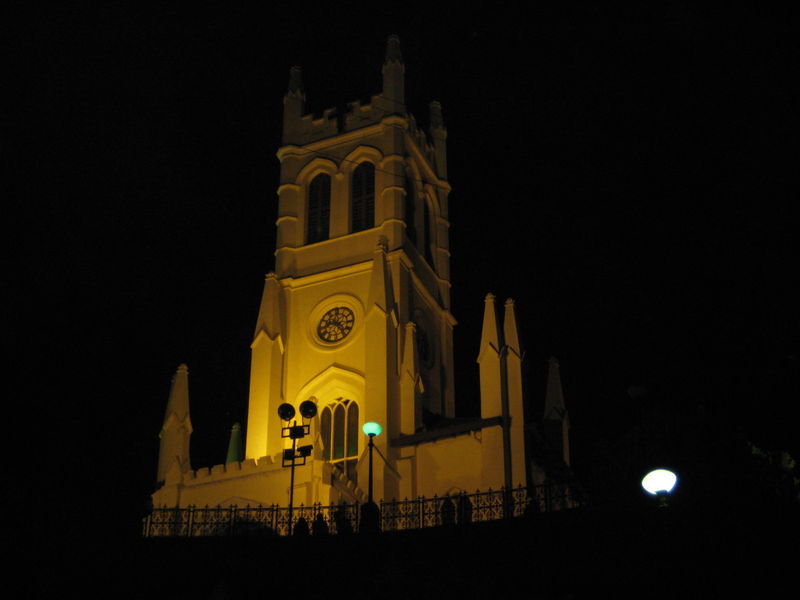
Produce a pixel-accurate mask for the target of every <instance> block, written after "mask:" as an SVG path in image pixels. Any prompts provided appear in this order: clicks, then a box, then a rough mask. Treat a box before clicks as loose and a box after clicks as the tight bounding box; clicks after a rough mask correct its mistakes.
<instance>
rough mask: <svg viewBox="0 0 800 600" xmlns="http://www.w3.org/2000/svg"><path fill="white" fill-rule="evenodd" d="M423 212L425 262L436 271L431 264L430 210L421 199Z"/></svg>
mask: <svg viewBox="0 0 800 600" xmlns="http://www.w3.org/2000/svg"><path fill="white" fill-rule="evenodd" d="M422 206H423V211H422V215H423V218H424V219H425V225H424V227H425V260H427V261H428V264H429V265H430V266H431V268H432V269H434V270H435V269H436V265H434V264H433V252H432V250H431V248H432V244H433V239H432V237H431V233H432V229H433V228H432V227H431V210H430V208H428V202H427V200H426V199H424V198H423V201H422Z"/></svg>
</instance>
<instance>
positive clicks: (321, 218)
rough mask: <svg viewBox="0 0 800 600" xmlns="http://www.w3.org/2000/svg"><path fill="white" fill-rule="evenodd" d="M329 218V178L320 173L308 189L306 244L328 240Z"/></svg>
mask: <svg viewBox="0 0 800 600" xmlns="http://www.w3.org/2000/svg"><path fill="white" fill-rule="evenodd" d="M330 218H331V177H330V175H327V174H325V173H320V174H319V175H317V176H316V177H314V179H313V180H312V181H311V185H310V186H309V187H308V236H307V239H308V243H309V244H313V243H314V242H321V241H322V240H327V239H328V225H329V222H330Z"/></svg>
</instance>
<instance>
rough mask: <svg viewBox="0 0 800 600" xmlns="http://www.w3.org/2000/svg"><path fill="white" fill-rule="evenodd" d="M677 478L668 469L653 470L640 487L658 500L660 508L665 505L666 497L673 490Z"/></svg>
mask: <svg viewBox="0 0 800 600" xmlns="http://www.w3.org/2000/svg"><path fill="white" fill-rule="evenodd" d="M677 483H678V476H677V475H675V473H673V472H672V471H670V470H668V469H655V470H653V471H650V472H649V473H648V474H647V475H645V476H644V478H643V479H642V487H643V488H644V491H646V492H647V493H648V494H650V495H652V496H655V497H656V498H658V501H659V505H660V506H666V505H667V497H668V496H669V495H670V494H671V493H672V490H673V489H675V485H676V484H677Z"/></svg>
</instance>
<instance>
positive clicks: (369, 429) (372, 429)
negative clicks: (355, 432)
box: [361, 421, 383, 437]
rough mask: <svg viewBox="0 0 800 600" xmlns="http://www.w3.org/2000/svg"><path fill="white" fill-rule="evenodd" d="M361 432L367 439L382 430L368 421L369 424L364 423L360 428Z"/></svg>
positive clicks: (374, 423)
mask: <svg viewBox="0 0 800 600" xmlns="http://www.w3.org/2000/svg"><path fill="white" fill-rule="evenodd" d="M361 431H363V432H364V433H365V434H366V435H368V436H369V437H375V436H376V435H380V434H381V431H383V428H382V427H381V426H380V425H379V424H378V423H376V422H375V421H370V422H369V423H364V425H363V426H362V427H361Z"/></svg>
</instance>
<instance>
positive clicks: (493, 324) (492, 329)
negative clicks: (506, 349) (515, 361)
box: [481, 292, 500, 352]
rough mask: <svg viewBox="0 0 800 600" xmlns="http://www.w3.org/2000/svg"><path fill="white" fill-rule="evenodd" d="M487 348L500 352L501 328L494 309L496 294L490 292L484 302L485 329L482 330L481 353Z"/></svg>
mask: <svg viewBox="0 0 800 600" xmlns="http://www.w3.org/2000/svg"><path fill="white" fill-rule="evenodd" d="M486 346H492V347H493V348H494V350H495V352H499V351H500V328H499V327H498V323H497V313H496V312H495V307H494V294H492V293H491V292H489V293H488V294H486V298H484V300H483V327H482V329H481V352H483V349H484V348H485V347H486Z"/></svg>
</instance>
